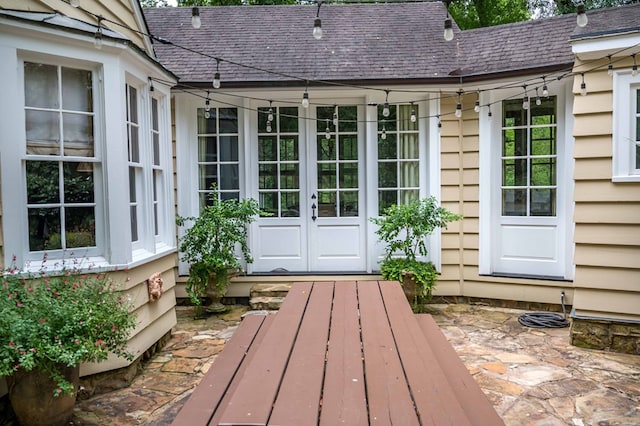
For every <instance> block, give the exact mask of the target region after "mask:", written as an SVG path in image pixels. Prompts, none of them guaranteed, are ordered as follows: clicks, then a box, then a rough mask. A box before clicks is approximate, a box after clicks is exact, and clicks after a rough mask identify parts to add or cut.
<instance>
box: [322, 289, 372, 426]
mask: <svg viewBox="0 0 640 426" xmlns="http://www.w3.org/2000/svg"><path fill="white" fill-rule="evenodd" d="M367 423H368V418H367V406H366V397H365V383H364V371H363V366H362V349H361V345H360V324H359V319H358V300H357V294H356V283H355V282H352V281H348V282H338V283H336V285H335V289H334V300H333V310H332V313H331V330H330V332H329V347H328V351H327V365H326V371H325V381H324V389H323V393H322V409H321V413H320V425H327V426H336V425H341V424H343V425H349V426H356V425H366V424H367Z"/></svg>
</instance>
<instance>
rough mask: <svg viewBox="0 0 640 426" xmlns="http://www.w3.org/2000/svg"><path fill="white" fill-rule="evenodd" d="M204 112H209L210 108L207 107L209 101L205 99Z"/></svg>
mask: <svg viewBox="0 0 640 426" xmlns="http://www.w3.org/2000/svg"><path fill="white" fill-rule="evenodd" d="M204 110H205V111H207V112H209V111H210V110H211V106H210V105H209V99H208V98H207V100H206V101H204Z"/></svg>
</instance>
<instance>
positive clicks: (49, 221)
mask: <svg viewBox="0 0 640 426" xmlns="http://www.w3.org/2000/svg"><path fill="white" fill-rule="evenodd" d="M24 92H25V105H24V109H25V128H26V138H27V141H26V161H25V168H26V193H27V216H28V226H29V231H28V235H29V238H28V239H29V243H28V247H29V252H43V251H47V252H48V253H51V252H52V251H54V252H55V251H56V250H60V251H62V250H68V249H77V248H95V247H96V208H97V203H96V199H97V197H96V195H95V189H96V188H95V174H94V173H95V171H94V165H95V164H96V163H98V161H99V160H98V159H97V158H96V157H95V149H94V118H95V117H94V105H93V74H92V72H91V71H89V70H84V69H78V68H70V67H63V66H60V65H46V64H41V63H33V62H25V63H24ZM7 184H8V182H7ZM93 251H95V250H93ZM88 252H91V250H88Z"/></svg>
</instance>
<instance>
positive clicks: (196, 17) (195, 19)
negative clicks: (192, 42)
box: [191, 7, 202, 30]
mask: <svg viewBox="0 0 640 426" xmlns="http://www.w3.org/2000/svg"><path fill="white" fill-rule="evenodd" d="M191 25H192V26H193V28H195V29H196V30H197V29H198V28H200V26H201V25H202V21H201V20H200V9H198V8H197V7H194V8H193V9H191Z"/></svg>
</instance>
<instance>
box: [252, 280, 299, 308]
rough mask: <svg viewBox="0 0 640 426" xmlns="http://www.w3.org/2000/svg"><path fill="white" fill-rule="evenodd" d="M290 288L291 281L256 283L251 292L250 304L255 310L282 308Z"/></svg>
mask: <svg viewBox="0 0 640 426" xmlns="http://www.w3.org/2000/svg"><path fill="white" fill-rule="evenodd" d="M290 288H291V284H290V283H270V284H255V285H253V286H251V290H250V292H249V295H250V296H249V306H251V309H254V310H277V309H280V305H282V302H283V301H284V298H285V297H286V296H287V293H288V292H289V289H290Z"/></svg>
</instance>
